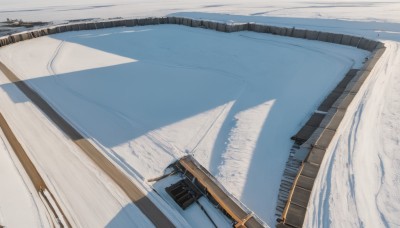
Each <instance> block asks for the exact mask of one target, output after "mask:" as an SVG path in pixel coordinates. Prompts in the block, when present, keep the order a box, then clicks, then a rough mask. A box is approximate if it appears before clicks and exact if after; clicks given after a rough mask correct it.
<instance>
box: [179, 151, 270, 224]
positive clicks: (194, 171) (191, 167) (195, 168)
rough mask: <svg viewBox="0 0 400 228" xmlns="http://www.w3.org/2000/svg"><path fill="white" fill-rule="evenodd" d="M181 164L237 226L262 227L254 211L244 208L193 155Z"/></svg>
mask: <svg viewBox="0 0 400 228" xmlns="http://www.w3.org/2000/svg"><path fill="white" fill-rule="evenodd" d="M178 162H179V164H180V165H181V166H182V167H183V168H184V169H185V171H187V172H189V173H190V174H191V175H193V176H194V177H195V178H196V180H197V181H198V182H199V183H200V184H201V185H202V186H203V187H204V188H205V189H206V190H207V192H208V194H210V195H211V196H212V198H213V199H214V200H215V201H217V202H218V204H219V205H220V206H221V207H222V208H223V209H224V210H225V211H226V213H228V214H229V215H230V216H231V217H232V218H233V219H234V220H235V221H236V222H237V223H236V225H235V227H251V228H253V227H254V228H261V227H264V224H263V223H262V222H261V221H259V219H257V218H256V217H255V216H254V214H253V213H252V212H249V211H248V210H246V209H244V208H243V207H242V206H241V205H239V203H238V202H236V200H234V199H233V196H231V195H230V194H229V193H227V191H226V189H225V188H224V187H222V186H221V184H219V183H218V181H217V180H216V179H215V178H214V177H213V176H212V175H211V174H210V173H209V172H208V171H207V170H206V169H205V168H204V167H202V166H201V165H200V164H199V163H198V162H197V161H196V160H195V159H194V158H193V157H192V156H185V157H183V158H181V159H180V160H179V161H178Z"/></svg>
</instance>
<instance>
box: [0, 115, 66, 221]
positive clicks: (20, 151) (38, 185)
mask: <svg viewBox="0 0 400 228" xmlns="http://www.w3.org/2000/svg"><path fill="white" fill-rule="evenodd" d="M0 127H1V130H2V131H3V133H4V135H5V136H6V138H7V140H8V142H9V143H10V145H11V147H12V149H13V151H14V153H15V155H16V156H17V158H18V160H19V161H20V162H21V165H22V167H23V168H24V169H25V172H26V173H27V174H28V177H29V179H30V180H31V181H32V184H33V186H34V187H35V189H36V191H37V192H38V194H39V196H40V198H41V199H42V200H43V201H44V202H43V203H44V204H45V205H46V208H47V209H48V210H49V211H48V213H49V214H52V215H53V216H54V218H55V220H56V222H57V223H58V225H59V226H60V227H64V225H66V226H67V227H72V226H71V223H70V222H69V221H68V219H67V217H66V216H65V213H64V212H63V210H62V209H61V207H60V205H59V203H57V201H56V199H55V198H54V196H53V194H52V193H51V192H50V191H49V189H48V188H47V186H46V183H45V182H44V180H43V178H42V176H41V175H40V174H39V172H38V170H37V169H36V167H35V165H34V164H33V163H32V161H31V160H30V158H29V156H28V155H27V154H26V152H25V150H24V148H23V147H22V145H21V144H20V143H19V141H18V139H17V138H16V137H15V135H14V133H13V132H12V130H11V128H10V126H9V125H8V123H7V121H6V120H5V118H4V117H3V115H2V114H1V113H0ZM46 192H47V193H48V195H49V196H46ZM49 199H51V201H52V202H54V203H55V205H53V204H52V203H50V202H51V201H49ZM59 213H61V217H59ZM54 225H55V224H54Z"/></svg>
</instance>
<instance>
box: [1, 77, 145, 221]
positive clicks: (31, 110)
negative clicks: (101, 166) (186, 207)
mask: <svg viewBox="0 0 400 228" xmlns="http://www.w3.org/2000/svg"><path fill="white" fill-rule="evenodd" d="M0 83H1V91H0V107H1V109H2V113H3V115H4V117H5V119H6V120H7V121H8V124H9V125H10V127H11V128H12V129H13V131H14V134H15V135H16V137H17V138H18V140H19V141H20V142H21V144H22V145H23V146H24V148H25V150H26V152H27V153H28V155H29V156H30V158H31V160H32V162H33V163H34V164H35V166H36V168H37V169H38V171H39V172H40V173H41V174H42V175H43V178H44V179H45V182H46V184H47V186H48V188H49V190H50V191H51V192H52V193H53V195H54V196H55V197H56V199H57V201H58V203H59V204H60V205H61V207H62V208H63V209H65V211H64V212H65V213H66V216H67V217H68V218H69V221H70V222H71V223H72V225H73V226H74V227H98V226H107V225H108V224H117V225H120V226H124V225H133V226H137V227H141V226H151V225H152V224H151V223H150V222H149V221H148V220H147V218H146V217H145V216H144V215H143V214H142V213H141V212H140V211H139V210H138V209H137V208H136V207H134V206H132V205H130V200H129V199H128V198H127V197H126V196H125V195H124V193H123V192H122V191H121V190H120V189H119V188H118V187H116V186H115V184H114V183H113V182H112V181H111V180H110V179H109V178H108V177H107V176H105V175H104V174H103V173H102V172H101V171H100V170H98V168H97V167H96V166H95V165H94V164H92V162H91V161H90V160H89V159H88V158H87V157H85V156H84V155H83V154H82V153H81V152H80V151H79V149H78V148H77V147H76V146H75V144H74V143H73V142H71V141H70V140H69V139H67V138H66V136H65V135H63V134H62V133H61V132H60V131H59V130H58V129H57V128H56V127H55V126H54V125H53V124H51V123H50V122H49V120H48V119H47V117H45V116H44V115H43V114H42V113H41V112H40V111H39V110H38V109H37V108H36V107H35V106H33V105H32V104H31V103H30V102H27V98H26V97H25V96H24V94H23V93H22V92H20V91H19V90H18V89H17V87H15V86H14V85H12V84H9V82H8V80H7V79H6V77H5V76H4V75H3V73H0ZM15 102H17V104H16V103H15ZM24 128H28V129H29V131H26V130H24ZM3 139H4V138H3ZM9 153H13V151H12V150H11V149H10V150H9ZM6 161H7V160H4V161H3V160H2V167H3V162H6ZM5 164H6V163H5ZM19 170H21V169H20V168H19ZM10 178H19V177H18V176H15V175H13V176H12V177H10ZM16 181H17V180H16ZM22 189H23V188H22ZM22 189H21V190H22ZM4 190H6V189H4ZM14 191H15V190H14ZM5 193H6V192H5ZM16 193H17V192H16ZM25 194H26V193H25ZM33 194H36V193H32V195H33ZM1 195H2V196H3V190H2V194H1ZM4 196H7V195H4ZM28 196H29V195H28ZM17 197H21V199H20V200H22V199H24V197H22V196H20V195H17V194H15V195H14V194H12V195H10V198H5V199H4V201H2V205H6V206H7V205H9V203H7V202H8V200H9V199H13V198H17ZM25 198H26V197H25ZM18 201H19V200H16V201H15V202H18ZM3 202H5V203H4V204H3ZM39 202H40V201H39ZM13 203H14V202H13ZM28 205H29V204H28ZM31 205H32V204H31ZM36 205H37V208H38V209H39V212H37V213H38V215H36V216H35V217H34V219H36V222H34V223H33V222H32V220H31V219H32V218H31V217H32V215H30V214H29V213H32V211H33V212H35V210H33V209H32V208H31V211H29V210H28V209H24V206H21V205H19V204H15V206H21V208H19V207H18V210H17V211H15V210H12V208H14V207H9V210H10V211H9V212H8V213H10V214H13V215H17V216H24V215H26V216H27V219H26V220H21V219H20V217H18V218H19V220H21V221H18V222H19V223H18V224H16V227H26V226H28V227H29V226H32V225H33V224H38V223H39V221H46V218H45V217H44V216H43V215H45V214H46V212H45V210H44V207H43V206H42V205H40V204H39V203H36ZM25 207H26V206H25ZM125 208H126V209H125ZM8 213H7V214H8ZM117 215H118V216H117ZM10 218H13V217H11V216H10ZM5 222H7V223H5V224H2V225H5V226H10V225H11V224H13V223H12V222H13V221H9V218H8V217H7V219H5ZM14 222H15V221H14ZM37 226H38V227H41V226H44V227H46V226H47V223H46V222H44V224H43V225H39V224H38V225H37Z"/></svg>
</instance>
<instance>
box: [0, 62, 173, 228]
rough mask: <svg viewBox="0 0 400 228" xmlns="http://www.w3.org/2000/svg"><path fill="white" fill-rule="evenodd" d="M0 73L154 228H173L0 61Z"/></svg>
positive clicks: (134, 187) (124, 176)
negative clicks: (129, 200)
mask: <svg viewBox="0 0 400 228" xmlns="http://www.w3.org/2000/svg"><path fill="white" fill-rule="evenodd" d="M0 70H1V71H3V73H4V75H5V76H6V77H7V78H8V79H9V80H10V81H11V82H12V83H14V84H15V85H16V86H17V87H18V88H19V89H20V90H21V92H23V93H24V94H25V95H26V96H27V97H28V98H30V100H31V101H32V103H34V104H35V105H36V106H37V107H38V108H39V109H40V110H42V111H43V112H44V113H45V114H46V115H47V117H48V118H49V119H50V120H51V121H53V123H54V124H55V125H56V126H58V128H59V129H60V130H62V131H63V132H64V133H65V134H66V135H67V136H69V137H70V138H71V139H72V140H73V142H74V143H75V144H76V145H77V146H78V147H79V148H80V149H81V150H82V151H83V152H85V154H86V155H87V156H88V157H89V158H90V159H91V160H92V161H93V162H94V163H95V164H96V165H97V166H98V167H99V168H101V169H102V170H103V171H104V173H106V174H107V175H108V176H109V177H110V178H111V179H112V180H113V181H114V182H115V183H116V184H117V185H118V186H119V187H120V188H121V189H122V190H123V191H124V192H125V194H126V195H127V196H128V197H129V198H130V199H131V200H132V202H133V203H134V204H135V205H136V206H137V207H138V208H139V209H140V210H141V211H142V213H143V214H144V215H146V216H147V218H148V219H149V220H150V221H151V222H152V223H153V224H154V225H155V226H157V227H174V224H173V223H172V222H171V221H170V220H169V219H168V218H167V217H166V216H165V214H164V213H162V212H161V211H160V209H159V208H158V207H157V206H156V205H155V204H154V203H153V202H152V201H151V200H150V199H149V198H148V197H147V196H146V195H145V194H144V193H143V192H142V191H141V190H140V189H139V188H138V187H137V186H136V185H135V184H134V183H133V182H132V181H131V180H130V179H129V178H128V177H127V176H126V174H125V173H123V172H122V171H121V170H120V169H119V168H117V167H116V166H115V165H114V164H113V163H112V162H111V161H110V160H108V159H107V158H106V157H105V156H104V155H103V154H102V153H101V152H100V151H99V150H98V149H97V148H96V147H94V146H93V145H92V144H91V143H90V141H89V140H87V139H85V138H84V137H83V136H82V135H81V134H80V133H79V132H78V131H77V130H76V129H75V128H74V127H73V126H72V125H71V124H69V122H68V121H66V120H65V119H64V118H63V117H62V116H61V115H60V114H59V113H57V112H56V110H55V109H54V108H52V107H51V106H50V104H49V103H47V102H46V101H45V100H44V99H43V98H42V97H41V96H40V95H39V94H38V93H37V92H35V91H34V90H33V89H32V88H30V87H29V86H28V85H27V84H26V83H25V82H24V81H21V80H20V79H19V78H18V77H17V76H16V75H15V74H14V73H13V72H12V71H11V70H10V69H8V68H7V67H6V66H5V65H4V64H3V63H2V62H0Z"/></svg>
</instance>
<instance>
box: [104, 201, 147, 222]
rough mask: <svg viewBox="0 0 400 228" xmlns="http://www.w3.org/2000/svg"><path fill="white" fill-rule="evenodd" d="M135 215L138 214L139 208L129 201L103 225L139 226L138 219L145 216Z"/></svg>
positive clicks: (142, 218)
mask: <svg viewBox="0 0 400 228" xmlns="http://www.w3.org/2000/svg"><path fill="white" fill-rule="evenodd" d="M139 201H140V200H139ZM137 215H140V212H139V209H138V208H137V207H136V206H135V205H134V204H133V203H129V204H128V205H125V206H124V207H123V208H122V209H121V210H120V211H119V212H118V213H117V214H116V215H115V216H114V218H112V219H111V220H110V221H109V222H108V223H107V225H105V228H125V227H126V228H128V227H140V224H141V223H142V222H141V221H140V220H144V219H146V218H144V216H137ZM133 224H135V225H133Z"/></svg>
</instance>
